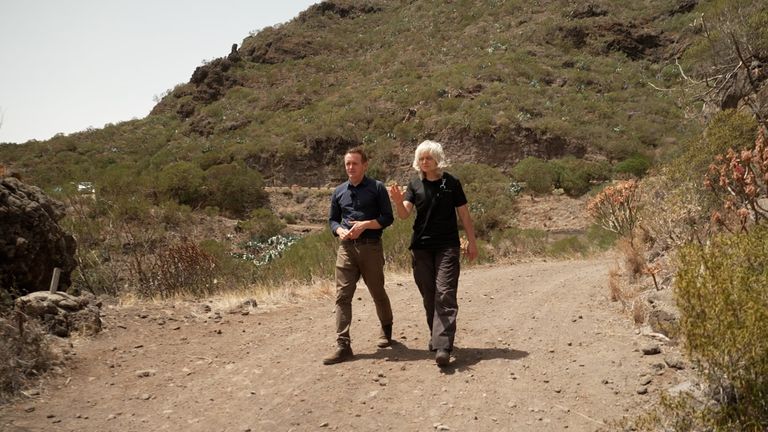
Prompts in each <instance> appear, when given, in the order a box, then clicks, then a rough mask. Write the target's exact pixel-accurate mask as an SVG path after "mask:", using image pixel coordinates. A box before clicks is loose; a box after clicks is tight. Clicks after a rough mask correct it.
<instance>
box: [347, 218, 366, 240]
mask: <svg viewBox="0 0 768 432" xmlns="http://www.w3.org/2000/svg"><path fill="white" fill-rule="evenodd" d="M368 222H369V221H353V220H351V221H349V223H351V224H352V228H350V229H349V232H348V234H347V239H349V240H354V239H356V238H358V237H360V235H361V234H362V233H363V231H365V230H367V229H368V225H369V223H368Z"/></svg>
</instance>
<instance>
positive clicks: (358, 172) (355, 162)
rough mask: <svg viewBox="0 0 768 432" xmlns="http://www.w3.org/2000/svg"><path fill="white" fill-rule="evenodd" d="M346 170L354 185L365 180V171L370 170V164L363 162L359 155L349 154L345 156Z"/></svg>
mask: <svg viewBox="0 0 768 432" xmlns="http://www.w3.org/2000/svg"><path fill="white" fill-rule="evenodd" d="M344 169H346V171H347V177H349V180H350V181H351V182H352V183H357V182H359V181H360V180H362V179H363V176H364V175H365V171H366V170H367V169H368V162H363V158H362V156H361V155H360V154H359V153H347V154H346V155H344Z"/></svg>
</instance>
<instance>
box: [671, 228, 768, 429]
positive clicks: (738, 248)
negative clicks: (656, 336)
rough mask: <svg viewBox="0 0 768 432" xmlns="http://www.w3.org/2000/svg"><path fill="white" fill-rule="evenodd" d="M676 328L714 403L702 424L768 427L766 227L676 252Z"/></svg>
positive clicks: (751, 427) (710, 426)
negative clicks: (711, 394) (767, 402)
mask: <svg viewBox="0 0 768 432" xmlns="http://www.w3.org/2000/svg"><path fill="white" fill-rule="evenodd" d="M678 260H679V267H678V274H677V277H678V283H677V287H676V290H675V294H676V301H677V306H678V308H679V310H680V313H681V319H680V329H681V332H682V334H683V336H684V337H685V340H686V348H687V349H688V351H689V353H690V355H691V357H692V359H693V360H694V361H695V362H696V363H698V364H699V365H700V367H701V371H702V372H703V373H704V376H705V378H706V380H707V382H708V383H709V386H710V388H711V390H713V394H714V396H715V399H716V400H717V401H718V402H719V403H717V404H714V405H713V404H710V405H707V406H706V408H705V410H704V412H703V413H702V416H701V420H702V421H703V422H704V424H705V425H706V426H707V427H699V428H696V429H697V430H698V429H701V430H709V429H711V428H712V427H714V428H715V429H716V430H739V431H742V430H743V431H762V430H765V428H767V427H768V404H766V401H768V326H766V325H765V323H766V322H768V229H766V228H764V227H758V228H757V229H755V230H754V231H752V232H750V233H746V234H738V235H733V234H723V235H718V236H715V237H713V238H712V239H711V242H710V243H709V244H708V245H703V246H702V245H698V244H692V245H689V246H686V247H683V248H681V250H680V252H679V258H678Z"/></svg>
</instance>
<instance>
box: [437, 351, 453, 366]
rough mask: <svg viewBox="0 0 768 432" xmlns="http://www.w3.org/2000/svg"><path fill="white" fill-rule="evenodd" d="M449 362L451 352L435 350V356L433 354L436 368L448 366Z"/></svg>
mask: <svg viewBox="0 0 768 432" xmlns="http://www.w3.org/2000/svg"><path fill="white" fill-rule="evenodd" d="M450 361H451V352H450V351H448V350H444V349H439V350H437V354H435V363H437V365H438V366H440V367H443V366H448V363H450Z"/></svg>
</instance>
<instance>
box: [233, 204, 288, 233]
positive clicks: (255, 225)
mask: <svg viewBox="0 0 768 432" xmlns="http://www.w3.org/2000/svg"><path fill="white" fill-rule="evenodd" d="M250 216H251V217H250V218H249V219H248V220H246V221H239V222H238V223H237V229H239V230H242V231H244V232H247V233H248V234H249V235H250V237H251V239H252V240H256V241H264V240H266V239H268V238H270V237H273V236H275V235H277V234H279V233H280V231H282V230H283V229H284V228H285V224H284V223H283V222H282V221H281V220H280V218H279V217H277V216H275V214H274V213H272V212H271V211H270V210H269V209H267V208H260V209H256V210H253V211H252V212H251V215H250Z"/></svg>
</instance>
